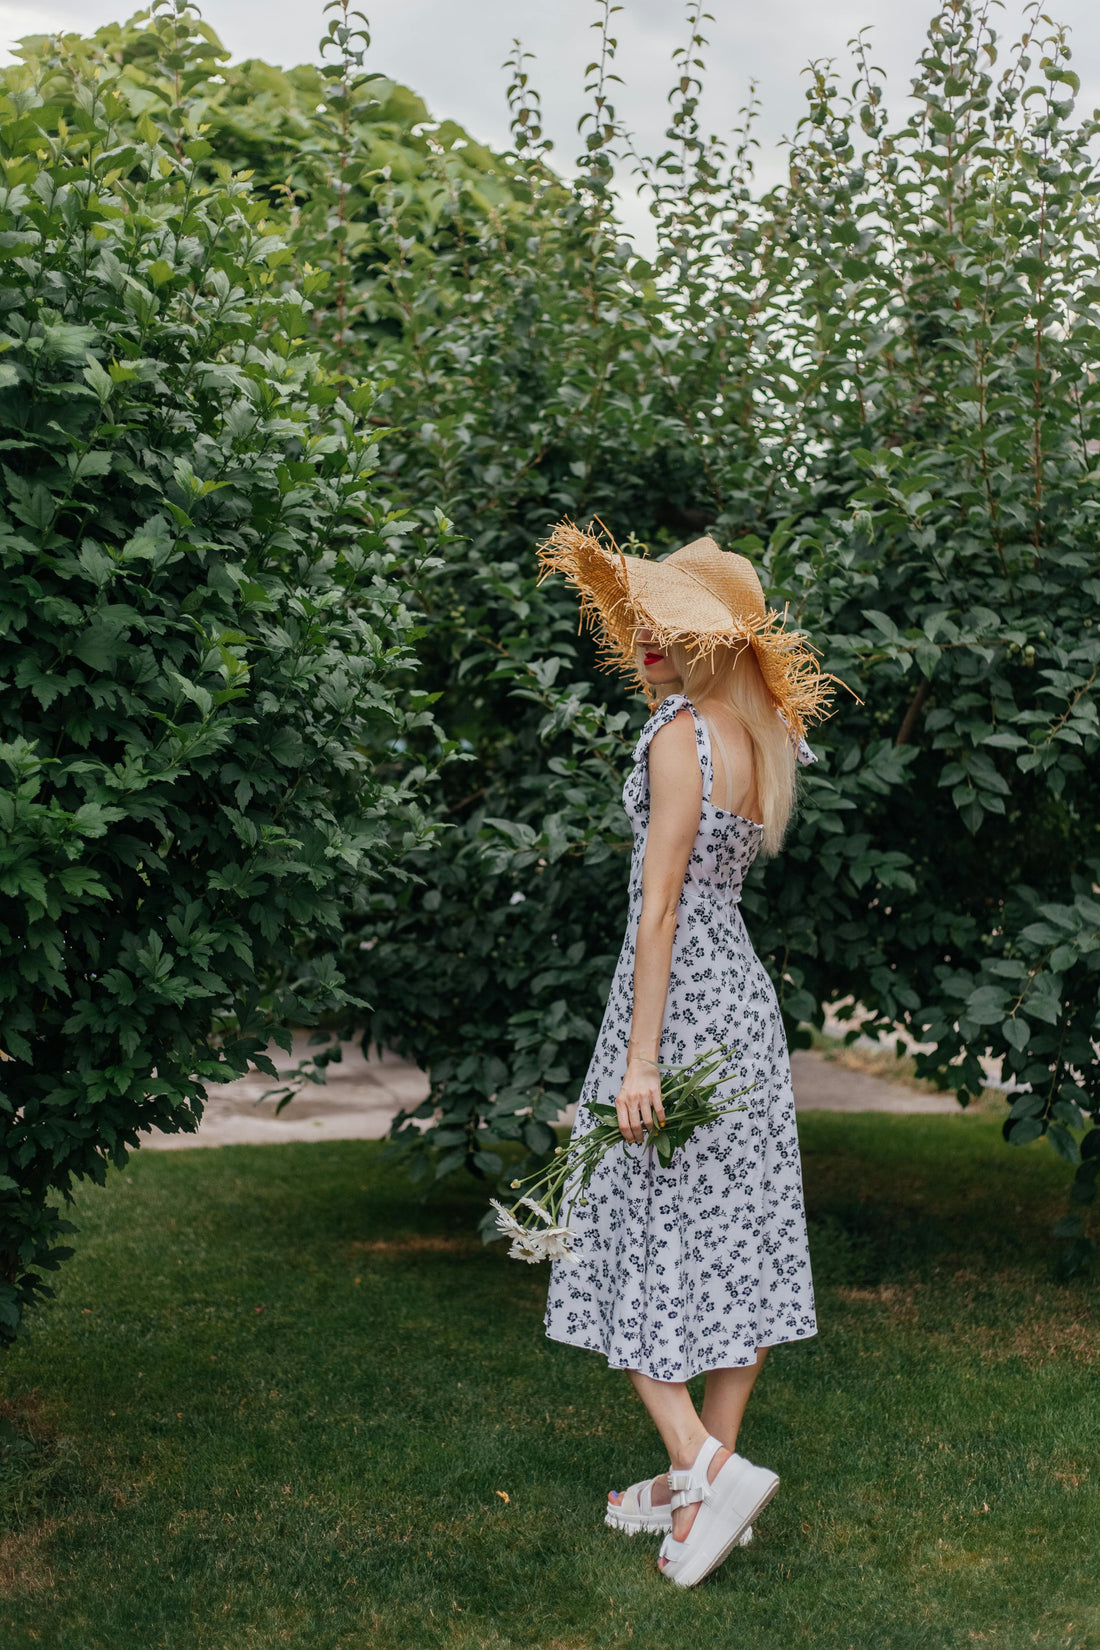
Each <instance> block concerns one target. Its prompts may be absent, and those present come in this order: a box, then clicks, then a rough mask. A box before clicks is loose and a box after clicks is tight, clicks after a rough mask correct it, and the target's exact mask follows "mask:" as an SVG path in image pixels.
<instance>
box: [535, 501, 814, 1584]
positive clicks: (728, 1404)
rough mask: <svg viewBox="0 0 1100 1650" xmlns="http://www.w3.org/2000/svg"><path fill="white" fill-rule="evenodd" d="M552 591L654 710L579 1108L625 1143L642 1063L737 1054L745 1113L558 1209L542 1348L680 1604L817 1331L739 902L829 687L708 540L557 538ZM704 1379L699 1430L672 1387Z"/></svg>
mask: <svg viewBox="0 0 1100 1650" xmlns="http://www.w3.org/2000/svg"><path fill="white" fill-rule="evenodd" d="M540 560H541V562H542V565H543V569H544V572H553V571H560V572H564V573H565V574H566V576H567V577H568V578H569V580H570V582H571V583H572V584H574V585H575V586H576V587H577V588H578V589H579V590H580V591H581V593H582V597H583V605H582V612H583V614H584V616H585V617H586V618H587V619H588V620H589V622H590V623H592V624H593V625H594V627H595V628H597V629H598V630H599V632H600V633H601V634H602V640H603V643H604V647H605V651H606V652H607V653H608V654H610V656H611V657H612V659H613V660H615V661H616V662H617V663H618V664H620V665H621V666H623V667H625V668H626V670H627V671H628V673H630V674H631V675H632V676H634V677H635V679H640V681H641V683H642V684H643V685H644V687H645V691H646V694H647V698H648V699H649V701H650V703H651V704H654V703H655V705H656V709H655V712H654V714H653V715H652V716H651V717H650V719H649V721H648V722H647V723H646V725H645V727H644V728H643V730H642V733H641V737H640V738H639V740H638V743H637V746H636V748H635V751H634V768H633V771H632V773H631V775H630V778H629V779H628V780H627V783H626V788H625V790H624V792H623V801H624V804H625V807H626V810H627V813H628V814H629V816H630V820H631V824H632V827H633V831H634V839H635V841H634V856H633V860H632V864H631V874H630V912H629V919H628V923H627V932H626V939H625V941H624V944H623V949H622V953H621V955H620V958H619V964H618V968H617V970H616V973H615V978H614V982H613V984H612V988H611V994H610V997H609V1000H608V1004H607V1011H606V1013H605V1015H604V1020H603V1026H602V1028H601V1031H600V1036H599V1041H598V1043H597V1046H596V1051H595V1054H594V1055H593V1058H592V1063H591V1066H590V1067H589V1072H588V1077H587V1080H586V1082H585V1086H584V1089H583V1091H582V1095H581V1105H580V1108H579V1110H578V1114H577V1120H576V1124H575V1126H574V1136H575V1137H576V1136H578V1135H583V1134H584V1133H586V1132H587V1130H588V1129H590V1128H591V1127H592V1126H593V1122H594V1119H593V1118H592V1115H591V1114H590V1113H589V1112H588V1111H587V1109H586V1105H585V1102H586V1101H590V1100H592V1101H595V1100H600V1101H610V1100H612V1099H614V1102H615V1109H616V1112H617V1114H618V1121H619V1127H620V1130H621V1132H622V1136H623V1139H624V1141H626V1142H633V1143H635V1144H639V1143H641V1142H642V1141H643V1140H644V1138H645V1131H646V1129H647V1128H648V1127H649V1126H650V1124H651V1123H652V1122H653V1121H654V1120H656V1121H657V1122H658V1123H661V1122H662V1121H663V1111H662V1107H661V1087H660V1072H659V1068H658V1061H662V1062H673V1063H680V1062H685V1061H689V1060H691V1059H693V1058H694V1057H695V1056H696V1055H698V1054H701V1053H704V1052H706V1051H707V1050H710V1049H713V1048H715V1047H722V1046H725V1047H732V1048H734V1049H735V1050H736V1053H735V1058H734V1065H735V1067H736V1075H735V1076H733V1077H731V1079H730V1089H731V1091H733V1090H736V1089H740V1088H742V1087H744V1086H745V1085H746V1084H751V1085H752V1087H751V1089H750V1091H749V1093H748V1095H747V1096H746V1099H747V1101H748V1109H747V1110H746V1111H744V1112H735V1113H730V1114H728V1115H727V1116H726V1117H724V1118H722V1119H721V1120H720V1121H717V1122H715V1123H713V1124H711V1125H709V1126H708V1127H706V1128H703V1129H700V1130H699V1131H697V1133H696V1134H695V1135H694V1136H693V1137H692V1139H691V1140H690V1141H689V1142H688V1144H687V1145H686V1146H685V1147H684V1148H683V1149H682V1150H681V1151H680V1152H679V1153H678V1154H677V1155H676V1157H675V1158H674V1159H673V1162H672V1164H671V1165H670V1167H669V1168H667V1169H662V1168H661V1167H660V1165H659V1164H658V1163H657V1161H656V1156H655V1154H654V1153H653V1152H652V1151H634V1152H622V1153H619V1152H613V1153H609V1154H608V1155H607V1156H606V1157H605V1158H604V1159H603V1162H602V1163H601V1165H600V1168H599V1169H598V1171H597V1173H596V1176H595V1178H594V1179H593V1181H592V1184H591V1186H590V1188H589V1190H588V1193H587V1200H586V1202H585V1204H584V1205H583V1206H578V1207H576V1208H575V1209H574V1213H573V1217H572V1219H571V1225H572V1226H573V1227H574V1229H575V1231H576V1233H577V1240H576V1243H575V1245H574V1254H575V1257H576V1263H575V1264H573V1265H569V1264H566V1263H563V1262H558V1263H557V1264H556V1265H555V1267H554V1271H553V1277H552V1281H551V1286H550V1294H549V1299H548V1302H547V1309H546V1332H547V1334H548V1335H549V1336H550V1337H551V1338H552V1339H553V1340H558V1341H565V1342H568V1343H569V1344H571V1345H573V1346H582V1347H587V1348H590V1349H591V1350H594V1351H598V1352H602V1353H603V1354H604V1355H605V1356H606V1357H607V1359H608V1362H609V1365H610V1366H611V1367H612V1368H619V1369H625V1370H627V1371H628V1373H629V1375H630V1379H631V1381H632V1382H633V1385H634V1388H635V1391H636V1392H637V1394H638V1396H639V1397H640V1398H641V1400H642V1402H643V1403H644V1404H645V1406H646V1409H647V1410H648V1411H649V1414H650V1417H651V1418H652V1420H653V1422H654V1424H655V1426H656V1428H657V1430H658V1432H659V1433H660V1435H661V1438H662V1440H663V1442H664V1445H665V1448H666V1450H667V1452H668V1456H669V1461H670V1467H669V1471H668V1472H667V1473H663V1474H661V1475H659V1476H658V1477H656V1478H653V1479H646V1480H643V1481H642V1482H641V1483H638V1484H634V1485H632V1486H631V1488H630V1489H628V1490H627V1491H626V1492H625V1493H623V1494H619V1493H617V1492H614V1491H613V1492H612V1493H611V1495H610V1496H609V1498H608V1506H607V1512H606V1521H607V1522H608V1523H609V1524H611V1525H613V1526H615V1527H617V1528H620V1529H625V1530H629V1531H631V1532H634V1531H637V1530H642V1529H661V1530H664V1531H666V1532H667V1534H666V1536H665V1540H664V1542H663V1544H662V1547H661V1552H660V1558H659V1564H660V1567H661V1570H662V1573H663V1574H664V1575H665V1576H666V1577H667V1578H668V1579H669V1580H671V1581H674V1582H676V1583H678V1584H679V1585H680V1586H684V1587H690V1586H694V1585H695V1583H696V1582H698V1581H701V1580H702V1578H703V1577H704V1576H705V1575H707V1574H709V1572H710V1571H711V1570H713V1569H715V1568H716V1567H717V1565H719V1564H720V1563H721V1562H722V1560H723V1559H724V1558H725V1557H726V1555H727V1553H729V1552H730V1550H731V1549H732V1547H733V1546H734V1545H735V1544H738V1543H741V1544H744V1542H745V1541H746V1540H747V1539H749V1538H750V1537H751V1528H750V1526H751V1523H752V1520H753V1519H754V1518H755V1517H756V1515H757V1514H758V1513H759V1512H760V1511H761V1509H762V1508H763V1507H764V1506H765V1505H766V1504H767V1502H768V1501H769V1500H770V1499H771V1497H772V1496H773V1495H774V1494H775V1491H776V1489H777V1488H778V1486H779V1480H778V1478H777V1477H776V1475H775V1474H774V1473H773V1472H770V1471H768V1470H766V1469H765V1468H763V1467H758V1466H754V1465H753V1464H752V1463H751V1462H749V1461H746V1460H745V1459H744V1458H743V1457H742V1456H740V1455H738V1454H736V1452H735V1447H736V1443H737V1434H738V1430H739V1428H740V1424H741V1418H742V1416H743V1415H744V1412H745V1406H746V1404H747V1403H748V1400H749V1396H750V1394H751V1392H752V1389H753V1385H754V1383H755V1381H756V1378H757V1376H758V1375H759V1373H760V1369H761V1366H762V1364H763V1362H764V1356H765V1352H766V1350H767V1348H768V1347H770V1346H776V1345H779V1344H780V1343H782V1342H786V1341H794V1340H801V1339H804V1338H805V1337H807V1336H810V1335H813V1334H814V1333H815V1332H816V1322H815V1318H814V1304H813V1288H812V1284H811V1280H810V1264H809V1254H808V1249H807V1242H806V1219H805V1212H804V1207H803V1201H802V1182H801V1170H800V1164H799V1155H798V1138H797V1133H796V1129H795V1116H794V1096H793V1093H792V1090H791V1077H790V1062H789V1059H788V1054H787V1046H786V1040H785V1038H784V1034H783V1025H782V1020H781V1018H780V1013H779V1007H778V1004H777V1002H776V997H775V992H774V989H773V987H772V983H771V980H770V979H769V977H768V974H767V972H766V970H765V969H764V967H763V964H762V963H761V962H760V960H759V958H758V957H757V956H756V953H755V952H754V951H753V949H752V945H751V943H750V941H749V938H748V935H747V933H746V931H745V926H744V923H743V922H742V919H741V914H740V911H739V910H738V904H739V900H740V890H741V885H742V882H743V880H744V877H745V874H746V872H747V871H748V868H749V866H750V865H751V864H752V862H753V860H754V859H755V858H756V855H757V854H758V853H759V852H761V851H762V852H764V853H765V854H775V853H777V852H778V850H779V848H780V845H781V843H782V840H783V834H784V831H785V829H786V827H787V823H788V820H789V818H790V815H791V810H792V807H793V804H794V797H795V765H796V762H797V761H798V760H802V761H811V762H812V761H813V760H814V758H813V756H812V754H811V753H810V751H809V750H808V748H807V747H806V745H805V743H804V741H803V740H802V737H801V736H802V733H803V729H804V727H805V724H806V723H807V721H808V720H811V719H813V718H815V717H818V716H820V715H821V714H822V711H823V706H824V703H825V700H826V697H827V694H828V692H829V687H828V683H829V681H830V680H831V678H826V677H823V676H822V675H821V673H820V671H819V670H818V668H817V663H816V659H815V657H814V654H813V652H812V650H811V649H810V648H809V646H808V645H807V644H806V642H805V640H804V639H803V638H802V637H800V636H799V635H797V634H796V633H793V632H791V631H788V630H785V629H784V628H783V625H782V620H781V617H780V616H779V615H777V614H769V613H768V612H767V610H766V608H765V604H764V595H763V591H762V590H761V588H760V581H759V579H758V578H757V576H756V574H755V572H754V570H753V568H752V566H751V564H750V563H749V562H748V561H746V560H745V558H744V557H743V556H738V555H734V554H731V553H726V552H723V551H722V550H720V549H719V547H718V545H717V544H715V542H714V540H713V539H710V538H703V539H699V540H697V541H696V542H695V543H693V544H689V545H687V546H686V547H685V548H684V549H682V550H677V551H676V552H675V553H674V554H673V555H671V556H668V557H667V558H666V559H665V560H663V561H659V562H655V561H654V562H651V561H648V560H642V559H640V558H638V557H633V556H624V555H623V554H622V553H621V552H619V551H617V550H616V549H615V547H614V546H611V548H607V547H606V546H605V545H604V543H602V542H601V541H600V539H598V538H596V537H594V536H593V535H592V534H591V533H582V532H580V531H579V530H578V529H577V528H576V527H574V526H572V525H571V524H570V523H568V522H563V523H561V524H560V525H559V526H558V527H557V528H556V529H555V530H554V533H553V534H552V535H551V537H550V538H549V540H548V541H547V542H546V544H544V545H543V546H542V547H541V549H540ZM703 1372H706V1396H705V1398H704V1401H703V1407H702V1415H701V1416H700V1415H699V1414H698V1413H697V1412H696V1409H695V1406H694V1404H693V1402H692V1400H691V1397H690V1394H689V1393H688V1389H687V1385H686V1382H687V1381H688V1380H690V1379H691V1377H692V1376H694V1375H697V1374H700V1373H703Z"/></svg>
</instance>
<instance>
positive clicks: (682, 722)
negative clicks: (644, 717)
mask: <svg viewBox="0 0 1100 1650" xmlns="http://www.w3.org/2000/svg"><path fill="white" fill-rule="evenodd" d="M681 711H687V712H688V713H689V714H688V715H687V716H684V717H682V718H681V716H680V713H681ZM695 716H696V712H695V707H694V705H693V704H692V702H691V700H690V699H689V698H688V697H687V695H686V694H683V693H670V694H669V695H668V698H667V699H662V700H661V703H660V704H659V705H658V706H657V709H656V710H655V711H654V712H653V715H652V716H651V717H650V718H649V721H648V722H647V723H646V725H645V727H644V728H643V729H642V731H641V733H640V734H639V735H638V742H637V744H636V745H635V746H634V760H635V762H640V761H641V760H642V757H643V756H644V755H645V754H646V752H647V751H648V749H649V747H650V745H651V744H652V743H653V741H654V739H655V738H656V737H657V735H658V734H659V733H660V732H661V731H662V729H664V728H667V727H670V726H671V725H672V724H674V723H675V724H676V725H677V728H678V729H679V728H684V729H686V728H687V727H688V725H689V723H690V725H691V728H692V734H693V737H694V726H695ZM673 737H674V738H675V737H676V735H673ZM681 737H683V736H682V735H681Z"/></svg>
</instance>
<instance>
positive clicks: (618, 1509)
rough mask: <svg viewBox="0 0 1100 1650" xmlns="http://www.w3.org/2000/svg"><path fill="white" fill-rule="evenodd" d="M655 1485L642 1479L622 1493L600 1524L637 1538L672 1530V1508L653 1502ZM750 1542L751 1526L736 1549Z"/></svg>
mask: <svg viewBox="0 0 1100 1650" xmlns="http://www.w3.org/2000/svg"><path fill="white" fill-rule="evenodd" d="M658 1476H660V1475H658ZM654 1482H655V1480H654V1479H652V1478H642V1479H640V1480H639V1482H638V1483H637V1484H631V1486H630V1488H629V1489H626V1490H624V1491H623V1493H622V1499H621V1500H620V1501H619V1502H618V1504H616V1503H615V1502H612V1501H609V1502H608V1503H607V1511H606V1512H605V1513H604V1518H603V1521H604V1523H605V1524H606V1525H607V1526H608V1528H609V1529H612V1530H625V1531H626V1533H627V1535H637V1534H638V1533H639V1532H642V1533H644V1534H647V1535H652V1534H657V1533H663V1532H664V1531H665V1530H671V1528H672V1504H671V1502H668V1501H661V1502H655V1501H654V1500H653V1485H654ZM751 1542H752V1525H751V1524H749V1525H748V1526H747V1527H746V1528H745V1529H744V1530H742V1532H741V1534H740V1535H739V1536H738V1538H737V1545H738V1546H739V1547H748V1546H749V1545H750V1544H751Z"/></svg>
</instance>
